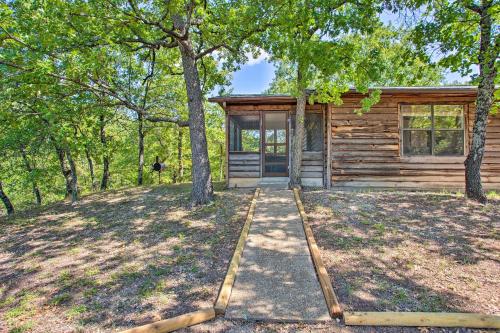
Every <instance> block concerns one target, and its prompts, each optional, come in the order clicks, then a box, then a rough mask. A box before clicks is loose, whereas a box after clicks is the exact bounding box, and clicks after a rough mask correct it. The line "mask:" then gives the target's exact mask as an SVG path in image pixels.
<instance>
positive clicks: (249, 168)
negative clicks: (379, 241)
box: [210, 87, 500, 189]
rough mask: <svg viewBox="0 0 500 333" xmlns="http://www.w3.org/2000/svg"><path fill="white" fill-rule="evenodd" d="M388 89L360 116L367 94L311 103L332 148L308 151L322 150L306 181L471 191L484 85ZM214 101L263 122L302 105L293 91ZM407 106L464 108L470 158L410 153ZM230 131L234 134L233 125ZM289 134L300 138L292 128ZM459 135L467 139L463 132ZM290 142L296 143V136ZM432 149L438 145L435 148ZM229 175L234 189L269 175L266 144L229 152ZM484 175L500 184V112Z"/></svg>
mask: <svg viewBox="0 0 500 333" xmlns="http://www.w3.org/2000/svg"><path fill="white" fill-rule="evenodd" d="M381 91H382V95H381V99H380V101H379V103H377V104H376V105H375V106H373V107H372V108H371V110H370V111H369V112H368V113H365V114H363V115H357V114H356V113H355V110H356V109H359V108H360V107H361V105H360V101H361V99H362V98H363V95H361V94H358V93H356V92H355V91H354V90H351V91H349V92H347V93H345V94H344V95H343V96H342V100H343V104H342V105H333V104H328V105H327V104H314V105H307V107H306V113H316V114H318V113H322V114H323V118H322V119H323V128H324V146H323V151H322V152H320V151H319V150H320V148H317V145H315V148H308V149H309V150H313V149H315V150H318V151H316V152H304V158H303V161H302V165H301V177H302V182H303V184H304V185H305V186H325V187H327V188H330V187H334V188H345V187H383V188H417V189H418V188H432V189H435V188H450V189H463V188H464V187H465V168H464V164H463V162H464V160H465V156H466V155H467V153H468V149H469V146H470V141H471V139H472V127H473V124H474V113H475V105H474V103H475V99H476V94H477V88H476V87H413V88H412V87H387V88H381ZM210 101H212V102H217V103H219V104H220V105H221V106H222V107H223V108H224V110H225V112H226V116H227V117H231V116H233V115H259V116H260V122H261V123H262V114H263V112H269V111H276V112H283V111H287V112H288V114H289V115H293V114H294V113H295V104H296V100H295V98H293V97H292V96H286V95H267V96H265V95H236V96H228V97H215V98H211V99H210ZM406 104H424V105H427V104H431V105H437V104H456V105H463V106H464V108H463V110H464V119H463V121H464V140H463V141H464V155H463V156H423V155H420V156H407V155H404V154H403V152H402V150H403V149H402V132H403V131H409V130H411V131H413V129H405V130H403V128H402V124H401V113H402V111H401V109H402V108H403V111H404V110H408V107H407V106H404V105H406ZM435 109H437V107H435V106H433V107H429V110H435ZM405 112H408V111H405ZM429 112H431V111H429ZM430 114H432V117H431V119H432V124H435V122H434V119H437V118H434V111H432V112H431V113H430ZM227 117H226V122H227V120H228V118H227ZM425 130H426V129H425ZM459 130H460V129H459ZM226 131H227V133H226V134H227V135H228V133H229V132H228V128H227V129H226ZM439 131H443V129H441V130H439ZM436 132H437V130H436ZM436 132H431V133H432V140H431V139H429V140H430V141H434V139H435V135H436V134H435V133H436ZM289 133H290V135H292V134H291V131H289ZM261 135H262V125H261ZM411 135H413V134H411ZM441 135H442V133H441ZM416 137H418V136H416ZM454 138H459V139H460V142H461V141H462V138H461V137H460V136H454ZM289 141H290V143H291V140H289ZM456 142H457V141H456V140H455V146H454V148H456V147H458V148H460V146H457V145H456ZM436 146H437V145H436ZM415 147H416V148H415V149H417V153H419V152H420V153H421V152H422V151H418V149H425V148H426V147H425V145H424V146H423V147H424V148H422V147H420V146H418V144H417V145H415ZM445 148H446V147H445ZM432 149H435V147H433V148H430V150H432ZM441 149H443V148H442V147H441ZM423 151H425V150H423ZM451 151H453V150H451ZM455 151H457V150H455ZM226 176H227V177H228V179H227V183H228V185H229V186H255V185H257V184H258V183H259V181H260V180H261V179H262V149H261V151H260V152H253V153H241V152H229V154H228V159H227V172H226ZM481 176H482V179H483V185H484V187H485V188H486V189H500V114H498V115H496V116H490V118H489V122H488V127H487V134H486V147H485V157H484V160H483V165H482V169H481Z"/></svg>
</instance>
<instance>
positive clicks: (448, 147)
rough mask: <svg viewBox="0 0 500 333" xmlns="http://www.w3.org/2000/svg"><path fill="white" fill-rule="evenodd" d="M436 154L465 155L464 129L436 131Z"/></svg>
mask: <svg viewBox="0 0 500 333" xmlns="http://www.w3.org/2000/svg"><path fill="white" fill-rule="evenodd" d="M434 141H435V144H434V155H438V156H446V155H452V156H453V155H463V154H464V133H463V131H436V132H435V134H434Z"/></svg>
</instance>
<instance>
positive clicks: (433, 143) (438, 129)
mask: <svg viewBox="0 0 500 333" xmlns="http://www.w3.org/2000/svg"><path fill="white" fill-rule="evenodd" d="M401 118H402V119H401V121H402V126H401V127H402V133H401V134H402V137H403V155H410V156H411V155H436V156H456V155H463V154H464V115H463V105H402V106H401Z"/></svg>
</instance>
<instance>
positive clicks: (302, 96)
mask: <svg viewBox="0 0 500 333" xmlns="http://www.w3.org/2000/svg"><path fill="white" fill-rule="evenodd" d="M297 86H298V87H299V95H298V96H297V110H296V114H295V129H294V133H293V138H292V151H291V153H292V165H291V166H290V184H289V186H290V188H294V187H296V186H300V169H301V165H302V147H303V143H304V121H305V113H306V102H307V95H306V93H307V92H306V89H305V88H304V87H303V83H302V73H301V70H300V66H299V69H298V71H297Z"/></svg>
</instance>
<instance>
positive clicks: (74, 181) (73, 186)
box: [65, 148, 78, 202]
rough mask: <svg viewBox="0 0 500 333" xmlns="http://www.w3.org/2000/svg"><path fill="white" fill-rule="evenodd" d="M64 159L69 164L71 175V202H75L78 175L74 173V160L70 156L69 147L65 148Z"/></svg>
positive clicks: (76, 199) (76, 198)
mask: <svg viewBox="0 0 500 333" xmlns="http://www.w3.org/2000/svg"><path fill="white" fill-rule="evenodd" d="M65 152H66V159H67V160H68V164H69V169H70V175H71V182H70V185H71V202H76V201H78V176H77V173H76V164H75V161H74V160H73V157H71V151H70V149H69V148H66V150H65Z"/></svg>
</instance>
